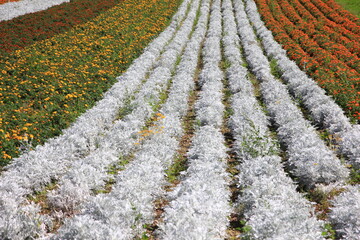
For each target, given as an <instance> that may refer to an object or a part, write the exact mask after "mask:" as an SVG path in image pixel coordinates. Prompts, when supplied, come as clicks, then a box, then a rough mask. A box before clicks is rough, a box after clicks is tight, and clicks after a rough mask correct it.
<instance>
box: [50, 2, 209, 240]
mask: <svg viewBox="0 0 360 240" xmlns="http://www.w3.org/2000/svg"><path fill="white" fill-rule="evenodd" d="M197 5H198V4H196V1H195V3H194V5H192V8H195V9H197V7H196V6H197ZM208 12H209V1H203V3H202V4H201V8H200V18H199V21H198V23H197V26H196V28H195V30H194V32H193V33H192V36H191V39H190V41H189V42H188V44H187V46H186V48H185V51H184V54H183V55H182V57H181V61H180V63H179V65H178V66H177V69H176V72H175V76H174V78H173V85H172V86H171V88H170V92H169V96H168V98H167V100H166V102H165V103H164V105H163V106H162V109H161V113H162V114H163V115H164V116H165V118H164V119H162V120H160V121H159V122H158V123H157V127H155V129H154V131H155V130H157V129H158V128H159V127H163V131H162V132H159V133H154V135H153V136H151V137H150V138H149V139H147V140H145V141H144V143H143V145H142V146H141V148H140V149H139V151H138V152H137V153H136V154H135V156H134V160H132V161H131V162H130V163H129V164H128V165H127V167H126V169H125V170H123V171H121V172H120V173H119V175H118V176H117V178H116V184H115V185H114V186H113V188H112V191H111V193H109V194H100V195H97V196H96V197H91V198H90V199H89V201H87V202H86V203H85V204H84V205H83V209H82V211H81V213H80V214H78V215H76V216H75V217H74V218H72V219H68V220H67V221H66V222H65V224H64V226H62V227H61V228H60V230H59V232H58V234H56V235H55V236H53V237H52V238H53V239H64V238H71V239H73V238H90V239H93V236H98V238H97V239H132V238H133V237H134V235H136V234H140V233H141V231H144V229H143V228H142V225H143V224H145V223H150V222H151V221H153V217H154V212H153V202H154V201H155V200H156V199H157V198H158V197H161V196H162V195H163V190H162V188H161V187H162V186H163V185H165V184H166V181H165V178H164V171H165V170H166V169H167V168H168V167H169V165H170V164H171V162H172V159H173V158H174V155H175V153H176V149H177V148H178V143H179V139H180V137H181V136H182V134H183V132H182V131H183V130H182V126H181V119H182V117H183V116H184V115H185V114H186V110H187V108H188V104H187V99H188V96H189V94H190V91H191V90H193V89H194V81H193V78H194V74H195V71H196V66H197V61H198V55H199V50H200V43H201V42H202V41H203V38H204V36H205V32H206V25H207V16H208V14H209V13H208ZM95 226H96V227H95ZM92 233H93V234H94V235H91V234H92Z"/></svg>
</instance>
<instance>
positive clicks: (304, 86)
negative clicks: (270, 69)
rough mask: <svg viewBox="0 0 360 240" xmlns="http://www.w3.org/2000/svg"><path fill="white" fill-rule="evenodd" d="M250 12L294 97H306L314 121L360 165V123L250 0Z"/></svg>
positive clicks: (263, 44)
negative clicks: (288, 49)
mask: <svg viewBox="0 0 360 240" xmlns="http://www.w3.org/2000/svg"><path fill="white" fill-rule="evenodd" d="M247 12H248V15H249V18H250V20H251V22H252V24H253V26H254V28H255V29H256V34H257V35H258V36H259V38H260V39H261V41H262V46H263V47H264V49H265V51H266V52H267V55H268V56H269V57H270V58H274V59H275V60H276V63H277V67H278V70H279V71H281V77H282V79H283V80H284V81H285V82H286V83H287V88H288V90H289V92H290V93H291V94H292V96H293V97H294V98H297V99H300V100H301V101H302V104H303V106H304V107H305V108H306V109H307V111H308V113H309V114H310V116H311V118H312V120H313V124H314V125H315V126H318V127H320V128H322V129H326V130H327V131H328V132H329V133H330V134H331V135H332V136H333V142H334V143H335V144H336V145H338V146H339V149H338V151H339V152H340V153H341V154H343V155H344V156H346V157H347V158H348V160H349V162H350V163H351V164H353V165H354V166H355V167H356V168H358V167H359V164H360V162H359V159H360V149H359V148H358V146H359V144H360V142H359V138H360V128H359V126H358V125H352V124H350V121H349V119H348V118H347V117H346V116H345V115H344V113H343V111H342V110H341V108H340V107H339V106H338V105H336V104H335V102H334V101H333V99H331V97H329V96H327V95H325V91H324V90H322V89H321V88H320V87H319V86H318V85H317V84H316V83H315V82H314V81H313V80H312V79H310V78H309V77H308V76H307V75H306V74H305V73H304V72H303V71H301V69H300V68H299V67H298V66H297V65H296V64H295V63H294V62H292V61H291V60H290V59H289V58H288V57H287V55H286V53H285V51H283V49H282V48H281V46H280V45H279V44H278V43H277V42H276V41H275V40H274V38H273V36H272V34H271V32H270V31H269V30H268V29H266V28H265V25H264V23H263V22H262V21H261V19H260V16H259V14H258V12H257V8H256V5H255V4H253V3H249V4H248V5H247Z"/></svg>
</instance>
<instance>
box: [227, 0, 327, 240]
mask: <svg viewBox="0 0 360 240" xmlns="http://www.w3.org/2000/svg"><path fill="white" fill-rule="evenodd" d="M237 10H239V9H237ZM223 21H224V38H223V43H224V44H223V45H224V54H225V56H226V58H227V59H228V61H229V62H230V64H231V65H230V67H229V68H228V73H227V75H228V78H229V83H230V89H231V91H232V92H233V96H232V97H231V107H232V109H233V115H232V116H231V118H230V121H229V126H230V128H231V129H232V132H233V135H234V138H235V144H234V149H235V150H236V152H237V154H238V157H239V160H240V161H241V164H240V166H239V171H240V173H239V176H238V186H239V188H240V190H241V193H240V196H239V198H238V199H237V211H238V212H239V213H240V214H243V215H244V217H245V220H246V225H247V226H249V227H250V228H248V231H247V232H244V233H243V236H247V237H250V239H295V238H296V239H322V237H321V232H322V228H321V226H322V223H321V222H320V221H317V220H316V217H315V216H314V210H313V209H312V205H311V203H310V202H309V201H307V200H306V199H305V198H304V197H303V195H302V194H300V193H298V192H297V191H296V185H295V184H294V182H293V181H292V180H291V178H290V177H289V176H287V175H286V173H285V171H284V166H283V164H282V163H281V158H280V157H279V156H278V153H279V149H278V145H277V144H276V141H274V140H273V139H272V137H271V134H270V131H269V129H268V125H269V122H268V119H267V117H266V115H265V113H264V110H263V109H262V108H261V106H260V105H259V102H258V101H257V99H256V97H255V95H254V88H253V86H252V83H251V82H250V80H248V78H247V72H246V69H245V68H244V67H242V66H241V64H242V61H241V58H239V55H240V56H241V53H240V49H239V48H240V44H239V38H238V35H237V26H236V22H235V16H234V9H233V5H232V2H231V0H224V1H223ZM239 30H240V29H239ZM239 59H240V60H239ZM238 69H242V70H241V71H238ZM239 83H241V84H239Z"/></svg>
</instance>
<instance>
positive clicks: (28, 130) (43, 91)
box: [0, 0, 181, 166]
mask: <svg viewBox="0 0 360 240" xmlns="http://www.w3.org/2000/svg"><path fill="white" fill-rule="evenodd" d="M180 2H181V0H153V1H151V2H149V1H148V0H125V1H124V2H122V3H120V4H118V5H117V6H116V7H114V8H112V9H110V10H108V11H106V12H104V13H102V14H101V15H99V16H98V17H97V18H95V19H93V20H91V21H89V22H87V23H85V24H82V25H79V26H77V27H75V28H74V29H72V30H70V31H68V32H66V33H64V34H60V35H58V36H56V37H53V38H51V39H47V40H44V41H41V42H37V43H36V44H34V45H31V46H29V47H27V48H24V49H23V50H17V51H16V52H14V53H12V54H9V55H7V56H4V57H2V58H1V59H0V97H1V98H0V166H4V165H6V164H8V163H9V162H10V159H12V158H14V157H16V156H18V154H19V151H20V150H19V148H20V147H21V146H22V145H24V144H25V142H30V141H31V143H32V145H33V146H35V145H37V144H40V143H43V142H44V141H45V140H46V139H48V138H50V137H53V136H56V135H58V134H60V133H61V130H62V129H64V128H66V127H68V126H69V124H70V123H71V122H73V121H74V120H75V119H76V118H77V117H78V116H79V115H80V114H81V113H83V112H84V111H85V110H86V109H88V108H89V107H91V106H93V105H94V103H95V102H96V101H97V100H99V99H100V98H101V95H102V93H103V92H104V91H105V90H107V89H108V88H109V87H110V86H111V85H112V84H113V83H114V82H115V81H116V79H115V77H117V76H119V75H120V74H121V73H122V72H123V71H124V70H125V69H126V68H127V67H128V66H129V64H130V63H131V62H132V61H133V60H134V59H135V58H136V57H138V56H139V55H140V53H141V52H142V49H143V48H144V47H145V46H146V45H147V44H148V43H149V42H150V41H151V40H152V39H153V38H154V37H156V35H157V34H158V33H160V32H161V31H162V30H163V29H164V28H165V27H166V25H167V24H168V23H169V20H170V18H171V16H172V14H173V13H174V12H175V10H176V9H177V7H178V6H179V4H180Z"/></svg>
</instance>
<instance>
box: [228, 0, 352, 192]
mask: <svg viewBox="0 0 360 240" xmlns="http://www.w3.org/2000/svg"><path fill="white" fill-rule="evenodd" d="M235 12H236V20H237V21H238V33H239V35H240V39H241V42H242V44H243V47H244V51H245V57H246V59H247V61H248V63H249V66H250V68H251V69H252V71H253V72H254V74H255V75H256V77H257V78H258V79H259V80H260V82H261V83H260V87H261V91H262V96H263V98H264V101H265V103H266V105H267V109H268V111H269V113H270V115H271V117H272V118H273V119H274V121H275V123H276V125H277V127H278V130H277V132H278V136H279V138H280V140H281V141H282V142H283V144H284V145H285V146H286V147H287V154H288V158H289V159H288V162H289V166H290V167H291V168H292V173H293V174H294V175H295V176H297V177H298V178H299V181H300V183H301V184H302V185H304V186H307V187H312V186H314V185H315V184H316V183H330V182H334V181H341V180H343V179H345V178H346V177H347V176H348V174H349V172H348V170H347V169H346V168H345V167H344V166H342V165H341V163H340V160H339V159H338V158H337V157H336V156H335V154H334V153H333V152H331V151H330V150H329V149H328V148H327V147H326V145H325V143H324V142H322V141H321V139H320V138H319V136H318V135H317V134H316V132H315V129H314V128H312V127H311V125H310V124H309V123H308V122H307V121H306V120H305V119H304V118H303V116H302V113H301V112H300V110H299V109H298V108H297V106H296V105H295V104H294V103H293V101H292V99H291V97H290V96H289V93H288V92H287V89H286V88H285V86H284V85H283V84H281V83H280V82H279V81H277V80H275V78H274V77H273V76H272V74H271V71H270V64H269V62H268V60H267V58H266V57H265V56H264V54H263V52H262V50H261V48H260V46H259V43H258V42H257V39H256V35H255V34H254V31H253V30H252V27H251V26H250V23H249V21H248V19H247V15H246V13H245V9H244V5H243V3H242V2H241V1H239V2H236V3H235Z"/></svg>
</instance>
